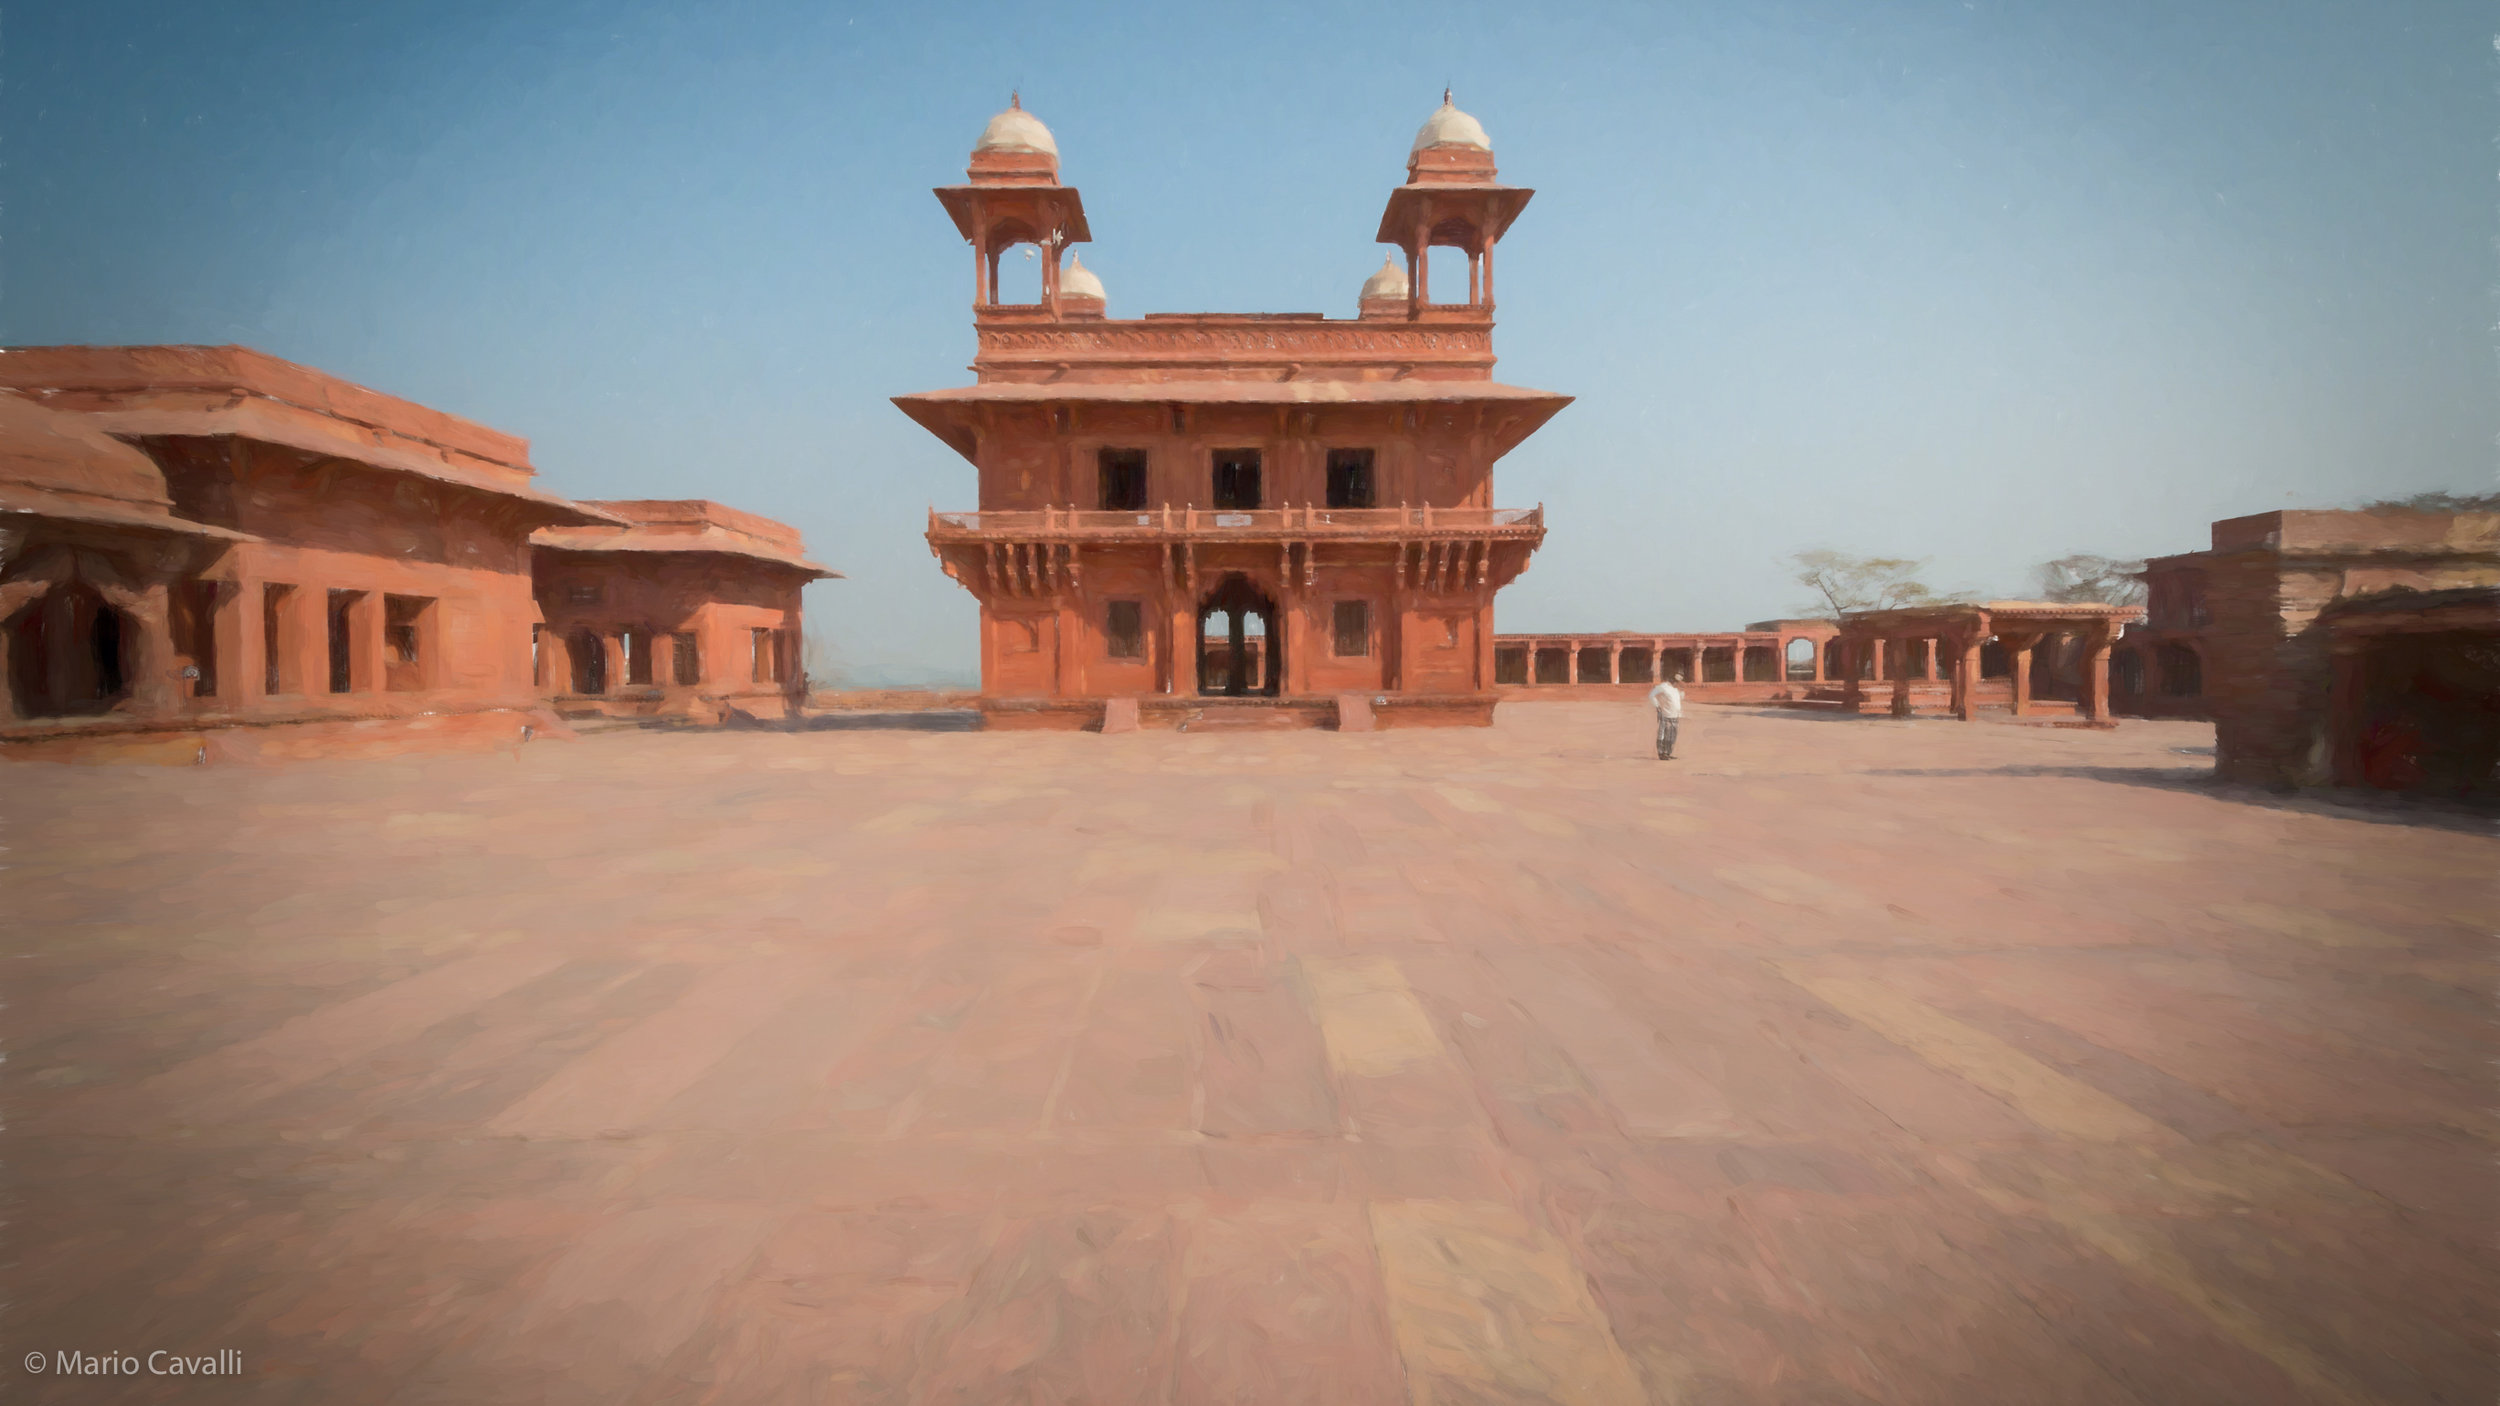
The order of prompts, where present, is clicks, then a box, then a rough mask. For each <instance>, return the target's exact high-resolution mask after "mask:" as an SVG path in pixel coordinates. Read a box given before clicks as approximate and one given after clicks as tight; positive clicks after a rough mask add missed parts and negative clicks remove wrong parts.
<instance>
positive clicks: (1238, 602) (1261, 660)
mask: <svg viewBox="0 0 2500 1406" xmlns="http://www.w3.org/2000/svg"><path fill="white" fill-rule="evenodd" d="M1219 616H1220V617H1222V619H1223V629H1222V634H1223V643H1222V644H1220V645H1214V646H1210V645H1209V644H1208V642H1207V630H1208V626H1209V625H1210V624H1211V623H1212V622H1214V621H1215V619H1216V618H1217V617H1219ZM1279 623H1280V622H1279V620H1278V618H1277V614H1276V602H1275V601H1274V600H1273V599H1271V598H1269V597H1268V596H1267V595H1266V594H1265V593H1263V592H1261V591H1260V590H1259V588H1258V587H1256V586H1254V585H1252V584H1250V578H1248V577H1246V576H1241V575H1232V576H1227V577H1225V578H1224V579H1223V580H1222V581H1220V582H1218V583H1217V584H1216V587H1215V589H1214V590H1213V591H1212V592H1210V593H1208V595H1207V597H1206V599H1204V600H1202V601H1200V602H1199V603H1198V691H1199V692H1200V693H1203V694H1210V695H1214V694H1220V695H1223V696H1225V697H1228V698H1241V697H1245V696H1248V695H1251V694H1258V695H1260V696H1263V697H1268V698H1273V697H1275V696H1276V693H1277V690H1278V685H1279V684H1281V683H1282V682H1283V680H1284V676H1285V651H1284V635H1283V631H1282V630H1280V629H1279V628H1278V625H1279Z"/></svg>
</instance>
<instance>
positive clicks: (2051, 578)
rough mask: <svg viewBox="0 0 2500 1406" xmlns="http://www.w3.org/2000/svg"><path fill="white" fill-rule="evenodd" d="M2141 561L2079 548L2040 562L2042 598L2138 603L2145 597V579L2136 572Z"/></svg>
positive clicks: (2139, 569) (2063, 600)
mask: <svg viewBox="0 0 2500 1406" xmlns="http://www.w3.org/2000/svg"><path fill="white" fill-rule="evenodd" d="M2143 569H2144V563H2143V562H2141V561H2128V560H2125V559H2122V558H2119V557H2104V556H2096V555H2094V554H2092V553H2090V552H2077V553H2075V554H2074V555H2073V556H2064V557H2059V558H2058V559H2057V560H2055V561H2049V562H2042V563H2041V564H2040V598H2041V599H2043V600H2053V601H2060V602H2067V603H2073V602H2081V601H2098V602H2100V603H2101V604H2103V605H2136V604H2140V603H2141V602H2142V601H2143V599H2144V583H2143V581H2141V580H2139V579H2138V578H2137V575H2136V573H2138V572H2140V571H2142V570H2143Z"/></svg>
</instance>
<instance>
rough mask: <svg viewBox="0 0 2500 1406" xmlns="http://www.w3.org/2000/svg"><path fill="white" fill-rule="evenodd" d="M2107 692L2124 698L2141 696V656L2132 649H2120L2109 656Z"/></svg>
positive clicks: (2142, 660) (2142, 661)
mask: <svg viewBox="0 0 2500 1406" xmlns="http://www.w3.org/2000/svg"><path fill="white" fill-rule="evenodd" d="M2109 691H2110V692H2111V693H2113V694H2116V695H2118V696H2120V697H2126V698H2132V697H2139V696H2141V695H2142V694H2143V692H2144V658H2143V656H2141V655H2139V654H2137V653H2136V652H2135V651H2134V650H2132V649H2122V650H2119V651H2118V652H2117V653H2115V654H2112V655H2110V656H2109Z"/></svg>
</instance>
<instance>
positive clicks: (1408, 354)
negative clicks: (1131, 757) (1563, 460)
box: [895, 98, 1570, 727]
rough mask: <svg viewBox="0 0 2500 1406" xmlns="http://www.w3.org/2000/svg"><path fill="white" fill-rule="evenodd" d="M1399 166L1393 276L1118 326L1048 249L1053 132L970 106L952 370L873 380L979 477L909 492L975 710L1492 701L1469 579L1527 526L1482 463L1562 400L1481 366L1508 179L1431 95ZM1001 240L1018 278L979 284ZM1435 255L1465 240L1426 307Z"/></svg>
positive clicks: (1519, 544) (1436, 714)
mask: <svg viewBox="0 0 2500 1406" xmlns="http://www.w3.org/2000/svg"><path fill="white" fill-rule="evenodd" d="M1406 170H1407V179H1406V183H1405V184H1404V185H1401V186H1399V187H1397V188H1396V189H1395V190H1393V191H1391V192H1390V194H1389V201H1388V207H1387V209H1386V210H1385V211H1384V212H1383V213H1382V215H1381V220H1380V226H1379V231H1378V234H1377V236H1376V238H1377V240H1378V242H1380V243H1382V244H1386V245H1390V246H1392V247H1393V248H1395V249H1396V250H1397V251H1398V252H1399V253H1401V254H1403V255H1404V256H1405V268H1404V270H1403V271H1401V270H1400V269H1399V268H1398V267H1397V266H1396V264H1395V262H1394V261H1392V262H1390V263H1388V264H1385V265H1384V266H1383V267H1382V268H1381V270H1380V271H1379V272H1378V273H1376V274H1374V275H1373V276H1372V278H1371V279H1370V281H1369V282H1367V283H1365V284H1364V285H1363V287H1362V293H1361V298H1360V301H1359V305H1358V310H1357V315H1356V316H1355V317H1353V318H1351V319H1330V318H1326V317H1322V316H1320V315H1318V314H1300V313H1295V314H1148V315H1146V316H1145V317H1142V318H1137V319H1113V318H1110V317H1108V316H1106V315H1105V294H1104V290H1103V284H1102V282H1101V280H1100V279H1099V278H1098V277H1097V276H1095V274H1094V273H1093V272H1092V271H1090V270H1088V269H1086V268H1085V266H1084V264H1083V262H1082V261H1081V260H1070V259H1068V253H1069V247H1070V246H1071V245H1075V244H1082V243H1086V242H1088V241H1089V240H1091V239H1092V237H1093V236H1092V231H1091V230H1090V229H1089V228H1088V227H1087V225H1086V220H1085V209H1084V205H1083V202H1082V201H1081V200H1080V199H1079V198H1078V195H1077V191H1076V189H1075V188H1074V187H1072V186H1068V185H1064V184H1062V183H1061V182H1060V179H1059V154H1058V146H1057V144H1056V143H1055V142H1054V141H1053V140H1052V138H1051V135H1050V132H1049V131H1048V130H1047V129H1045V128H1044V127H1043V126H1042V124H1041V123H1040V122H1039V121H1037V120H1036V119H1035V118H1034V117H1033V116H1032V115H1031V114H1029V113H1027V112H1024V111H1023V110H1022V109H1021V108H1020V107H1010V108H1009V109H1008V110H1007V111H1005V112H1002V113H1000V114H999V115H998V116H996V117H995V118H992V119H991V120H990V123H989V126H988V128H987V129H986V130H985V131H983V132H982V134H981V139H980V141H979V142H978V143H977V144H976V145H975V146H974V147H973V150H972V159H971V169H970V171H969V173H968V174H969V177H970V182H969V184H966V185H959V186H948V187H945V188H942V189H940V190H939V191H938V192H937V196H938V200H939V201H940V203H942V204H943V205H944V206H945V207H946V211H947V213H948V215H950V216H951V217H952V218H953V219H954V222H955V228H956V230H957V231H958V232H959V233H961V234H962V236H963V237H964V240H965V241H966V243H967V244H968V245H969V246H970V248H971V250H972V255H973V322H974V327H975V329H976V331H977V333H978V337H979V343H980V347H979V352H978V354H977V356H976V357H975V359H974V362H973V371H974V373H975V375H976V377H977V384H975V385H972V386H967V387H962V388H958V389H952V390H940V391H929V392H925V393H922V394H918V395H907V396H900V397H897V398H896V401H895V404H897V405H898V406H900V407H901V408H902V410H903V412H904V413H905V414H907V415H909V416H911V417H912V418H913V419H914V420H916V421H918V422H919V423H920V424H921V425H922V426H924V427H926V428H927V429H928V430H929V431H930V432H931V433H932V434H935V435H936V436H937V437H938V438H940V439H942V440H944V441H945V442H946V444H947V445H948V447H950V448H952V449H953V450H955V451H956V452H957V453H959V454H961V455H962V456H963V457H964V458H965V459H967V460H969V461H971V463H972V464H973V465H974V467H975V468H976V469H977V470H978V471H979V510H978V511H975V512H932V513H931V515H930V519H929V530H928V537H929V545H930V548H931V550H932V551H933V552H935V554H936V555H937V557H938V559H939V561H940V562H941V563H942V565H943V566H944V568H945V571H946V574H947V575H948V576H949V577H951V578H953V579H954V580H955V581H957V582H959V583H961V584H962V585H963V586H964V587H965V588H966V589H968V590H970V591H971V592H972V593H973V594H974V595H975V596H976V597H977V598H978V599H979V600H980V603H981V685H982V708H983V712H984V713H985V715H986V716H987V718H988V721H989V723H990V725H992V726H1045V727H1050V726H1056V727H1083V726H1090V725H1093V724H1094V723H1095V721H1096V720H1098V719H1102V718H1104V717H1106V715H1107V713H1108V712H1109V711H1111V710H1110V708H1109V707H1108V705H1109V704H1110V703H1111V702H1112V701H1113V700H1119V702H1120V704H1121V706H1122V708H1123V709H1126V708H1135V709H1137V710H1138V711H1139V712H1140V713H1142V715H1143V717H1144V720H1145V721H1147V722H1149V723H1154V722H1163V723H1167V724H1169V723H1178V722H1182V721H1184V720H1186V719H1187V718H1188V717H1189V716H1190V715H1192V714H1193V713H1203V712H1205V711H1208V710H1210V709H1215V710H1223V709H1232V710H1242V711H1255V710H1265V711H1266V712H1267V713H1268V714H1270V715H1272V716H1276V717H1278V718H1280V719H1290V720H1292V721H1297V722H1306V723H1321V722H1324V721H1326V720H1328V719H1330V718H1334V717H1336V716H1337V714H1338V710H1339V708H1340V706H1341V702H1340V700H1344V703H1343V705H1342V706H1349V707H1355V708H1358V709H1360V710H1362V711H1364V712H1366V713H1368V712H1370V711H1371V710H1373V709H1375V708H1376V709H1377V710H1378V713H1377V715H1378V718H1379V721H1380V722H1381V723H1383V724H1387V725H1397V724H1401V723H1406V724H1412V723H1478V724H1480V723H1484V722H1488V721H1490V719H1491V717H1492V712H1493V705H1494V701H1495V697H1496V694H1495V690H1494V681H1495V680H1494V672H1495V660H1494V643H1493V596H1494V593H1495V592H1496V591H1498V590H1499V589H1501V587H1503V586H1504V585H1507V584H1508V583H1509V582H1510V581H1511V580H1513V579H1514V578H1516V577H1517V576H1518V575H1519V573H1520V572H1521V571H1523V570H1525V569H1526V567H1527V563H1528V556H1529V554H1530V553H1531V552H1533V551H1535V550H1536V548H1537V546H1538V545H1539V544H1540V543H1541V542H1542V541H1543V540H1544V536H1545V525H1544V517H1543V513H1542V511H1541V510H1539V509H1534V508H1504V507H1497V506H1496V505H1495V503H1494V498H1493V465H1494V463H1495V461H1497V460H1499V459H1500V458H1501V457H1502V456H1503V455H1504V454H1507V453H1509V452H1510V451H1511V450H1512V449H1514V448H1516V447H1518V445H1519V443H1520V442H1521V441H1522V440H1524V439H1526V438H1527V436H1528V435H1529V434H1531V433H1533V432H1534V431H1535V430H1536V429H1537V428H1538V427H1539V426H1541V425H1543V424H1544V423H1545V422H1546V421H1547V420H1548V419H1550V418H1551V417H1552V416H1553V415H1554V413H1555V412H1556V411H1559V410H1560V409H1562V407H1563V406H1565V405H1567V404H1569V403H1570V397H1568V396H1562V395H1556V394H1552V393H1550V392H1546V391H1535V390H1524V389H1521V388H1519V387H1516V386H1507V385H1502V384H1499V383H1497V382H1495V381H1494V380H1493V379H1492V373H1493V262H1494V260H1493V251H1494V248H1495V246H1496V244H1497V243H1498V242H1499V241H1500V239H1501V237H1502V235H1503V233H1504V232H1505V231H1507V230H1508V229H1509V228H1510V224H1511V221H1512V220H1514V219H1516V218H1517V217H1518V215H1519V212H1520V211H1521V210H1522V209H1523V208H1525V207H1526V205H1527V203H1528V198H1529V195H1530V192H1529V191H1527V190H1523V189H1520V188H1518V187H1515V186H1506V185H1502V184H1500V183H1499V182H1498V181H1497V180H1496V179H1495V170H1494V164H1493V150H1492V144H1491V143H1490V142H1489V141H1488V140H1487V139H1486V137H1485V134H1484V129H1483V128H1482V127H1481V126H1479V125H1478V124H1477V122H1476V120H1475V119H1474V118H1472V117H1469V116H1468V115H1467V114H1465V113H1463V112H1460V111H1459V110H1458V109H1456V108H1455V107H1452V106H1450V105H1449V103H1448V102H1447V101H1446V98H1445V100H1444V102H1443V105H1442V107H1441V108H1440V110H1439V111H1437V112H1435V113H1434V114H1433V115H1432V117H1431V119H1430V120H1429V121H1427V122H1426V123H1425V124H1424V127H1423V130H1422V131H1421V132H1420V133H1419V134H1418V135H1417V136H1416V138H1415V143H1414V147H1413V149H1412V151H1411V152H1410V153H1409V154H1408V158H1407V168H1406ZM1019 245H1030V246H1032V247H1033V248H1034V249H1035V250H1036V251H1037V252H1038V254H1039V256H1040V261H1041V272H1042V280H1041V299H1040V301H1039V302H1037V303H1031V304H1003V303H1001V302H1000V301H999V300H998V292H997V289H998V263H999V259H1000V257H1001V255H1002V254H1005V253H1007V252H1008V251H1010V250H1012V249H1014V248H1015V247H1017V246H1019ZM1434 248H1444V249H1455V250H1457V251H1459V252H1460V253H1461V254H1463V256H1464V258H1465V261H1466V264H1465V267H1466V284H1465V286H1464V288H1460V287H1457V286H1452V287H1450V288H1448V289H1446V290H1442V291H1443V293H1444V300H1436V299H1435V298H1434V296H1433V294H1434V292H1435V291H1436V290H1435V289H1433V288H1432V286H1431V282H1430V280H1431V259H1430V250H1432V249H1434ZM1063 260H1064V261H1066V262H1065V263H1064V266H1063ZM1453 267H1454V266H1453ZM1453 277H1455V275H1454V274H1453ZM1357 698H1359V699H1360V700H1362V702H1361V703H1359V704H1357V703H1355V702H1353V700H1354V699H1357Z"/></svg>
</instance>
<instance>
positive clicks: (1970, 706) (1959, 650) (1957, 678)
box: [1953, 633, 1985, 722]
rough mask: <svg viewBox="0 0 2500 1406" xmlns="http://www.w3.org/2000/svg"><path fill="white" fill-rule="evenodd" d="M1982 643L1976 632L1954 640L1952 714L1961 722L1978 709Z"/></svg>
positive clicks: (1969, 718)
mask: <svg viewBox="0 0 2500 1406" xmlns="http://www.w3.org/2000/svg"><path fill="white" fill-rule="evenodd" d="M1984 643H1985V641H1984V640H1983V639H1982V637H1981V636H1979V635H1978V634H1976V633H1974V634H1971V635H1968V636H1965V637H1963V638H1961V639H1959V640H1956V641H1955V642H1954V644H1955V648H1954V660H1953V716H1955V717H1957V718H1959V719H1961V720H1962V721H1963V722H1969V721H1970V720H1971V716H1972V715H1973V714H1974V713H1976V712H1978V710H1979V701H1978V700H1979V651H1980V649H1981V648H1982V646H1983V644H1984Z"/></svg>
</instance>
